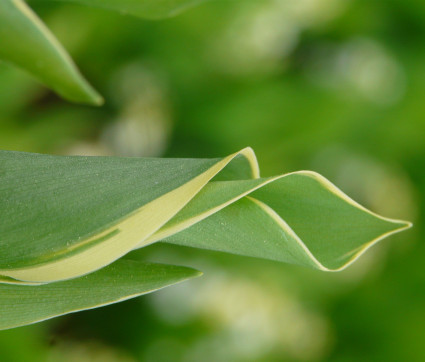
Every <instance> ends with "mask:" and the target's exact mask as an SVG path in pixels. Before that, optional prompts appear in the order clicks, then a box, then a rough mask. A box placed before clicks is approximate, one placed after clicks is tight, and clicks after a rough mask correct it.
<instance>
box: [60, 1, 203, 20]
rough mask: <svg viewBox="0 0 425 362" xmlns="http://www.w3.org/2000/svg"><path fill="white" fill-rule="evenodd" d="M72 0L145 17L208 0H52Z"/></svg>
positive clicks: (171, 11)
mask: <svg viewBox="0 0 425 362" xmlns="http://www.w3.org/2000/svg"><path fill="white" fill-rule="evenodd" d="M54 1H62V2H74V3H79V4H84V5H89V6H96V7H100V8H105V9H111V10H116V11H119V12H120V13H122V14H129V15H134V16H138V17H141V18H147V19H160V18H164V17H169V16H173V15H176V14H178V13H180V12H182V11H183V10H185V9H187V8H190V7H192V6H195V5H197V4H200V3H203V2H206V1H208V0H54Z"/></svg>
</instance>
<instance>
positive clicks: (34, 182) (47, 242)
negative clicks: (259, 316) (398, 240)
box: [0, 148, 410, 284]
mask: <svg viewBox="0 0 425 362" xmlns="http://www.w3.org/2000/svg"><path fill="white" fill-rule="evenodd" d="M0 200H1V205H2V209H1V210H0V220H1V221H2V224H1V230H0V232H1V241H0V255H2V258H1V260H0V275H2V276H3V277H5V278H9V279H10V278H12V280H16V282H20V283H22V282H24V283H29V284H31V283H40V282H41V283H44V282H53V281H58V280H65V279H70V278H75V277H79V276H81V275H84V274H87V273H90V272H93V271H95V270H98V269H100V268H102V267H104V266H106V265H108V264H110V263H112V262H113V261H115V260H117V259H118V258H120V257H121V256H123V255H125V254H126V253H128V252H130V251H131V250H134V249H137V248H140V247H143V246H145V245H148V244H151V243H153V242H156V241H161V240H165V241H168V242H172V243H177V244H183V245H189V246H194V247H200V248H209V249H213V250H223V251H227V252H233V253H237V254H243V255H250V256H256V257H264V258H269V259H274V260H280V261H285V262H289V263H296V264H301V265H306V266H312V267H316V268H319V269H322V270H339V269H342V268H344V267H346V266H347V265H349V264H350V263H351V262H352V261H353V260H355V259H356V258H357V257H358V256H359V255H360V254H362V253H363V252H364V251H365V250H366V249H367V248H369V247H370V246H371V245H373V244H374V243H376V242H377V241H378V240H380V239H382V238H383V237H385V236H388V235H390V234H392V233H395V232H398V231H400V230H403V229H405V228H408V227H410V223H408V222H404V221H398V220H391V219H387V218H383V217H381V216H378V215H376V214H374V213H372V212H370V211H368V210H366V209H365V208H363V207H361V206H360V205H358V204H356V203H355V202H354V201H352V200H351V199H349V198H348V197H347V196H346V195H345V194H343V193H342V192H341V191H340V190H338V189H337V188H336V187H335V186H333V185H332V184H331V183H330V182H329V181H327V180H325V179H324V178H323V177H321V176H320V175H317V174H315V173H313V172H309V171H301V172H295V173H291V174H287V175H283V176H278V177H274V178H268V179H263V178H259V171H258V165H257V162H256V159H255V155H254V153H253V152H252V150H251V149H249V148H247V149H244V150H242V151H240V152H238V153H235V154H233V155H230V156H228V157H225V158H223V159H144V158H117V157H78V156H77V157H75V156H74V157H72V156H67V157H64V156H49V155H37V154H28V153H20V152H10V151H1V152H0ZM9 281H10V280H9Z"/></svg>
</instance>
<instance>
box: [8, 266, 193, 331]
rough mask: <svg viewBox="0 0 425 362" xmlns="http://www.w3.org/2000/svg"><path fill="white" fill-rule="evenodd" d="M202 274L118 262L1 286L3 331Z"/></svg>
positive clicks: (121, 299)
mask: <svg viewBox="0 0 425 362" xmlns="http://www.w3.org/2000/svg"><path fill="white" fill-rule="evenodd" d="M199 275H200V272H198V271H196V270H194V269H190V268H186V267H179V266H172V265H161V264H151V263H140V262H136V261H130V260H119V261H117V262H116V263H114V264H112V265H110V266H108V267H106V268H104V269H102V270H99V271H97V272H95V273H92V274H90V275H87V276H84V277H81V278H77V279H73V280H67V281H63V282H57V283H50V284H45V285H40V286H22V285H10V284H0V329H8V328H13V327H18V326H22V325H26V324H30V323H35V322H39V321H42V320H46V319H49V318H53V317H56V316H59V315H62V314H67V313H72V312H77V311H80V310H83V309H91V308H97V307H100V306H104V305H107V304H112V303H117V302H120V301H123V300H126V299H130V298H134V297H137V296H140V295H142V294H147V293H150V292H153V291H155V290H158V289H161V288H163V287H166V286H169V285H172V284H175V283H178V282H181V281H183V280H186V279H189V278H193V277H196V276H199Z"/></svg>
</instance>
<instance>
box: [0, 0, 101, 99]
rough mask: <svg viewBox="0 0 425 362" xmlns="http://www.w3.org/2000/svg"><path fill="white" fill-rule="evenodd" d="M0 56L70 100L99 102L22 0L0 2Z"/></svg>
mask: <svg viewBox="0 0 425 362" xmlns="http://www.w3.org/2000/svg"><path fill="white" fill-rule="evenodd" d="M0 39H1V42H2V45H1V47H0V58H1V59H2V60H5V61H7V62H9V63H12V64H14V65H16V66H18V67H20V68H22V69H24V70H25V71H26V72H28V73H29V74H31V75H32V76H33V77H35V78H36V79H38V80H39V81H40V82H42V83H44V84H45V85H46V86H48V87H50V88H52V89H53V90H54V91H55V92H56V93H58V94H59V95H61V96H62V97H63V98H65V99H68V100H70V101H74V102H80V103H87V104H91V105H101V104H102V103H103V99H102V97H101V96H100V95H99V94H98V93H97V92H96V91H95V90H94V89H93V88H92V87H91V85H90V84H89V83H88V82H87V81H86V80H85V79H84V78H83V76H82V75H81V74H80V72H79V71H78V69H77V67H76V66H75V64H74V62H73V61H72V59H71V57H70V56H69V55H68V53H67V52H66V50H65V49H64V48H63V47H62V45H61V44H60V43H59V42H58V41H57V39H56V38H55V37H54V35H53V34H52V33H51V32H50V30H49V29H48V28H47V27H46V26H45V25H44V24H43V22H42V21H41V20H40V19H39V18H38V17H37V15H36V14H35V13H34V12H33V11H32V10H31V9H30V8H29V7H28V6H27V5H26V3H25V2H24V1H23V0H3V1H1V2H0Z"/></svg>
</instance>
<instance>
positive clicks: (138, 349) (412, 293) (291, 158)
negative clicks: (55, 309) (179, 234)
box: [0, 0, 425, 362]
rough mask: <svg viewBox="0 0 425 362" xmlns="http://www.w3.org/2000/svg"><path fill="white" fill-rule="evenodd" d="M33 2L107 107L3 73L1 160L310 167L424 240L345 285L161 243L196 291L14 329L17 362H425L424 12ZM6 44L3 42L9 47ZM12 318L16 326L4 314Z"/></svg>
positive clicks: (360, 266)
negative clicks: (162, 9)
mask: <svg viewBox="0 0 425 362" xmlns="http://www.w3.org/2000/svg"><path fill="white" fill-rule="evenodd" d="M31 5H32V6H33V8H34V9H35V11H36V12H37V13H38V14H39V15H40V16H41V17H42V18H43V20H44V21H45V22H46V23H47V24H48V26H49V27H50V28H51V29H52V31H53V32H54V33H55V34H56V35H57V37H58V38H59V40H60V41H61V42H62V43H63V44H64V45H65V47H66V48H67V49H68V51H69V52H70V53H71V55H72V56H73V58H74V59H75V60H76V62H77V64H78V65H79V67H80V69H81V70H82V71H83V73H84V74H85V75H86V76H87V78H88V79H89V80H90V81H91V83H92V84H93V85H94V86H95V87H96V88H97V89H98V90H99V91H100V92H101V93H102V94H103V95H104V96H105V98H106V105H105V106H103V107H101V108H91V107H85V106H79V105H75V104H70V103H67V102H65V101H63V100H61V99H59V98H58V97H57V96H56V95H54V94H53V93H52V92H50V91H48V90H47V89H46V88H44V87H42V86H41V85H39V84H38V83H36V82H35V81H33V80H32V79H31V78H30V77H29V76H27V75H26V74H25V73H23V72H22V71H20V70H17V69H15V68H13V67H10V66H8V65H6V64H0V148H1V149H9V150H19V151H29V152H42V153H55V154H80V155H81V154H86V155H123V156H149V157H150V156H154V157H218V156H225V155H227V154H229V153H232V152H235V151H237V150H239V149H240V148H243V147H245V146H251V147H253V148H254V150H255V151H256V153H257V156H258V158H259V161H260V167H261V171H262V175H263V176H270V175H275V174H280V173H284V172H289V171H294V170H299V169H311V170H314V171H317V172H319V173H321V174H323V175H324V176H326V177H327V178H329V179H330V180H331V181H332V182H334V183H335V184H336V185H337V186H338V187H340V188H341V189H342V190H343V191H345V192H346V193H347V194H348V195H350V196H351V197H353V198H354V199H355V200H357V201H359V202H360V203H362V204H363V205H365V206H366V207H368V208H371V209H372V210H373V211H375V212H378V213H381V214H383V215H384V216H388V217H395V218H402V219H407V220H411V221H413V222H414V224H415V225H414V228H413V229H411V230H409V231H408V232H406V233H403V234H400V235H396V236H393V237H391V239H389V240H385V241H384V242H383V243H381V244H379V245H378V246H376V247H374V248H372V250H370V252H369V253H367V255H365V256H364V257H362V258H361V259H360V260H359V261H358V262H357V263H356V264H355V265H353V266H352V267H350V268H348V269H347V270H346V271H343V272H341V273H335V274H334V273H323V272H319V271H313V270H308V269H303V268H300V267H295V266H291V265H282V264H279V263H274V262H269V261H263V260H256V259H252V258H245V257H238V256H233V255H226V254H221V253H214V252H207V251H201V250H194V249H189V248H187V249H186V248H181V247H172V246H167V245H160V244H159V245H155V246H151V247H148V248H145V249H142V250H140V251H137V252H134V253H132V254H131V255H129V257H131V258H140V259H144V260H151V261H159V262H169V263H175V264H181V265H188V266H193V267H195V268H199V269H201V270H203V271H204V272H205V275H204V276H203V277H202V278H200V279H198V280H195V281H189V282H186V283H183V284H181V285H178V286H173V287H170V288H168V289H164V290H163V291H160V292H157V293H154V294H152V295H148V296H144V297H141V298H137V299H134V300H131V301H127V302H124V303H120V304H117V305H113V306H109V307H105V308H101V309H97V310H93V311H86V312H81V313H77V314H71V315H68V316H64V317H60V318H56V319H53V320H50V321H47V322H44V323H41V324H36V325H33V326H28V327H23V328H18V329H14V330H9V331H2V332H0V360H1V361H4V362H9V361H11V362H12V361H18V362H21V361H65V362H66V361H106V362H107V361H184V362H194V361H202V362H204V361H207V362H208V361H360V360H361V361H424V360H425V269H424V255H425V253H424V251H425V250H424V249H425V248H424V242H423V239H424V236H425V229H424V226H425V222H424V218H423V217H424V212H425V210H424V201H425V117H424V115H425V48H424V38H425V2H423V1H422V0H386V1H381V0H369V1H354V0H297V1H291V0H275V1H270V0H249V1H247V0H237V1H236V0H219V1H211V2H209V3H207V4H204V5H202V6H199V7H197V8H195V9H192V10H190V11H188V12H186V13H184V14H182V15H180V16H178V17H175V18H172V19H167V20H163V21H155V22H151V21H143V20H140V19H136V18H132V17H128V16H125V15H121V14H118V13H114V12H108V11H103V10H99V9H91V8H86V7H82V6H77V5H66V4H63V3H60V4H57V3H56V4H52V3H50V2H47V1H46V2H38V1H32V2H31ZM0 43H1V40H0ZM0 313H1V312H0Z"/></svg>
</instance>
